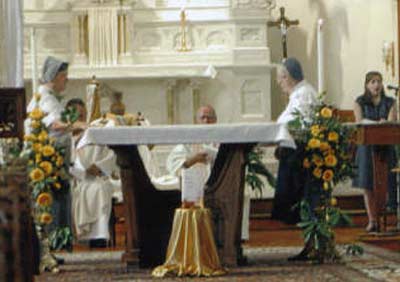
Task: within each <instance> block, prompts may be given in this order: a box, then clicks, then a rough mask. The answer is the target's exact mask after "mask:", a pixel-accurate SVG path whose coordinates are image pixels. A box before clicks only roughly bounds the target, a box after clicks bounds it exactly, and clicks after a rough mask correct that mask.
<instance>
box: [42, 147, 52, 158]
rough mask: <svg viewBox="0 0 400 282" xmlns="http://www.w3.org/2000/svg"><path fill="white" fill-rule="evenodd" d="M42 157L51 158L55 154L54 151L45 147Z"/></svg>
mask: <svg viewBox="0 0 400 282" xmlns="http://www.w3.org/2000/svg"><path fill="white" fill-rule="evenodd" d="M42 153H43V156H45V157H51V156H52V155H53V154H54V153H55V149H54V147H53V146H50V145H46V146H44V147H43V149H42Z"/></svg>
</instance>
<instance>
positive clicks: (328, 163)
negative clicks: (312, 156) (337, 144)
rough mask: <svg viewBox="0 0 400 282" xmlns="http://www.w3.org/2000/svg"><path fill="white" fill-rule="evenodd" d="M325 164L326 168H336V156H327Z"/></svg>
mask: <svg viewBox="0 0 400 282" xmlns="http://www.w3.org/2000/svg"><path fill="white" fill-rule="evenodd" d="M325 164H326V166H329V167H334V166H336V164H337V159H336V157H335V155H327V156H326V157H325Z"/></svg>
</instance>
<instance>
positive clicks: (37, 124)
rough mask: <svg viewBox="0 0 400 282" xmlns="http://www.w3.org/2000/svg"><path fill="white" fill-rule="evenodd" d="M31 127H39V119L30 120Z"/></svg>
mask: <svg viewBox="0 0 400 282" xmlns="http://www.w3.org/2000/svg"><path fill="white" fill-rule="evenodd" d="M31 127H32V128H33V129H36V128H39V127H40V121H38V120H32V122H31Z"/></svg>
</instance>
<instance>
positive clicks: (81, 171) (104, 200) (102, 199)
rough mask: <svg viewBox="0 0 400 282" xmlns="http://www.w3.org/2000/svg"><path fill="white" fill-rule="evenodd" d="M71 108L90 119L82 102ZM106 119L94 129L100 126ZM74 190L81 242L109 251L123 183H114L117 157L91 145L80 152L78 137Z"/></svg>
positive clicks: (75, 101) (110, 152)
mask: <svg viewBox="0 0 400 282" xmlns="http://www.w3.org/2000/svg"><path fill="white" fill-rule="evenodd" d="M69 106H72V107H75V108H76V109H77V111H78V112H80V113H82V114H81V115H80V118H81V119H83V120H85V119H86V117H85V116H86V109H85V107H84V103H83V101H82V100H79V99H73V100H71V101H70V103H69ZM100 122H102V119H100V120H95V121H93V122H92V123H91V126H98V124H99V123H100ZM74 141H75V142H74V145H75V148H74V150H73V157H74V159H73V166H72V167H71V170H70V172H71V174H72V175H73V176H74V185H73V189H72V217H73V221H74V226H75V232H76V236H77V239H78V240H81V241H89V245H90V247H106V245H107V241H108V240H109V238H110V234H109V220H110V216H111V208H112V197H113V193H114V191H115V190H116V187H115V186H116V185H118V184H119V183H118V182H117V183H116V182H115V181H114V180H113V176H114V175H115V174H116V171H117V165H116V157H115V155H114V153H113V151H112V150H110V149H109V148H108V147H107V146H99V145H88V146H84V147H82V148H79V149H78V148H77V147H76V146H77V144H78V142H79V136H74Z"/></svg>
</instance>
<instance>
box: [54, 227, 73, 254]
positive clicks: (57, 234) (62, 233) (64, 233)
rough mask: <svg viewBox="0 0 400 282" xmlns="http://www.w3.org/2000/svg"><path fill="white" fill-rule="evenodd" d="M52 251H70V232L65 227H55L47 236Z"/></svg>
mask: <svg viewBox="0 0 400 282" xmlns="http://www.w3.org/2000/svg"><path fill="white" fill-rule="evenodd" d="M49 240H50V247H51V249H52V250H61V249H67V250H71V249H72V232H71V229H70V228H69V227H67V226H65V227H57V228H56V229H55V230H53V231H52V232H51V233H50V235H49Z"/></svg>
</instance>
